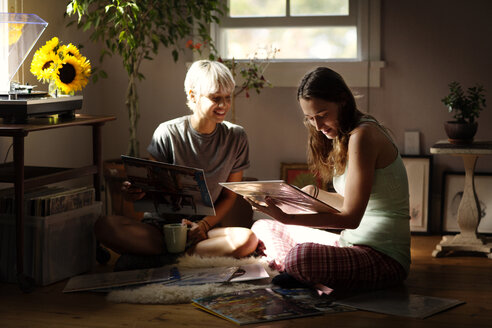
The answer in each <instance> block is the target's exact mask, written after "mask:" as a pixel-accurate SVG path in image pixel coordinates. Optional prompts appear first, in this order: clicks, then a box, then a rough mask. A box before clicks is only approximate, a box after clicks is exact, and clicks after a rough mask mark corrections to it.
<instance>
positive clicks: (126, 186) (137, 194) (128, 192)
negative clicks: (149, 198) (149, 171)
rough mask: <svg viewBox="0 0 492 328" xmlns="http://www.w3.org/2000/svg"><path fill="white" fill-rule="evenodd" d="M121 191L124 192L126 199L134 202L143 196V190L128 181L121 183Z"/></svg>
mask: <svg viewBox="0 0 492 328" xmlns="http://www.w3.org/2000/svg"><path fill="white" fill-rule="evenodd" d="M121 191H122V192H123V194H124V197H125V199H126V200H128V201H131V202H134V201H136V200H140V199H142V198H144V196H145V192H143V191H142V189H140V188H136V187H134V186H133V185H132V184H131V182H130V181H124V182H123V184H122V185H121Z"/></svg>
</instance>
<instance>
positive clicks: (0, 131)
mask: <svg viewBox="0 0 492 328" xmlns="http://www.w3.org/2000/svg"><path fill="white" fill-rule="evenodd" d="M115 119H116V117H115V116H102V115H97V116H96V115H85V114H76V115H75V118H70V119H53V118H33V119H30V120H28V122H27V123H26V124H5V123H2V124H0V137H12V139H13V149H14V162H13V165H12V163H6V164H0V181H1V182H9V183H13V184H14V195H15V218H16V248H17V256H16V259H17V277H18V281H19V285H20V288H21V289H22V290H23V291H25V292H29V291H31V290H32V288H33V287H34V281H33V279H32V278H31V277H27V275H25V274H24V192H25V191H27V190H29V189H32V188H35V187H38V186H42V185H46V184H51V183H55V182H60V181H64V180H70V179H74V178H78V177H81V176H88V175H92V176H93V184H94V188H95V191H96V193H95V196H96V200H100V199H101V174H102V148H101V143H102V142H101V141H102V140H101V127H102V126H103V125H104V123H106V122H107V121H112V120H115ZM72 126H90V127H92V164H91V165H87V166H84V167H80V168H73V169H67V168H53V167H39V166H25V165H24V138H25V137H26V136H27V135H28V134H29V133H31V132H36V131H42V130H49V129H57V128H64V127H72Z"/></svg>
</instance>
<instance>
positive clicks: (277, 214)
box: [244, 196, 292, 224]
mask: <svg viewBox="0 0 492 328" xmlns="http://www.w3.org/2000/svg"><path fill="white" fill-rule="evenodd" d="M244 199H246V201H247V202H248V203H250V204H251V206H252V207H253V209H254V210H256V211H260V212H262V213H265V214H267V215H269V216H271V217H273V218H274V219H276V220H277V221H280V222H282V223H285V224H289V223H291V222H290V221H292V215H288V214H287V213H285V212H284V211H282V210H281V209H280V208H279V207H278V206H277V205H276V204H275V201H274V200H273V199H272V198H271V197H268V196H267V197H265V203H266V206H264V205H261V204H260V203H259V202H257V201H255V200H253V199H251V198H248V197H244Z"/></svg>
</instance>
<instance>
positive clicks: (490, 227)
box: [441, 171, 492, 235]
mask: <svg viewBox="0 0 492 328" xmlns="http://www.w3.org/2000/svg"><path fill="white" fill-rule="evenodd" d="M474 176H475V177H474V184H475V193H476V194H477V198H478V203H479V206H480V208H479V211H480V223H479V225H478V228H477V232H478V233H480V234H485V235H492V192H491V190H492V173H487V172H483V173H475V174H474ZM464 186H465V173H464V172H451V171H445V172H443V176H442V200H441V232H442V233H443V234H456V233H458V232H459V231H460V229H459V226H458V217H457V212H458V207H459V204H460V201H461V196H462V195H463V189H464Z"/></svg>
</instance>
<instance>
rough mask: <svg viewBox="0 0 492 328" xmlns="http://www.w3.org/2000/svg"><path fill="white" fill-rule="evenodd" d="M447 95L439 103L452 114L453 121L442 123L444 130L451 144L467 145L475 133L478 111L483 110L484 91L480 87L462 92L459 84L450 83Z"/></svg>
mask: <svg viewBox="0 0 492 328" xmlns="http://www.w3.org/2000/svg"><path fill="white" fill-rule="evenodd" d="M448 86H449V91H450V92H449V94H448V95H447V96H446V97H444V98H442V99H441V101H442V103H443V104H444V105H446V106H447V107H448V110H449V112H450V113H453V118H454V119H455V120H454V121H447V122H446V123H444V129H445V131H446V134H447V135H448V140H449V141H450V142H451V143H469V142H472V141H473V137H474V136H475V133H476V132H477V128H478V123H477V121H476V119H478V117H479V116H480V111H481V110H483V108H485V90H484V88H483V86H482V85H479V84H477V85H476V86H474V87H470V88H468V89H467V91H466V93H465V92H464V91H463V88H462V87H461V84H460V83H459V82H456V81H454V82H451V83H450V84H449V85H448Z"/></svg>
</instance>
